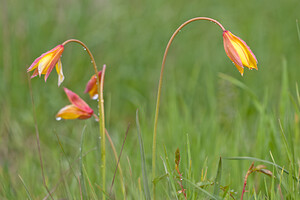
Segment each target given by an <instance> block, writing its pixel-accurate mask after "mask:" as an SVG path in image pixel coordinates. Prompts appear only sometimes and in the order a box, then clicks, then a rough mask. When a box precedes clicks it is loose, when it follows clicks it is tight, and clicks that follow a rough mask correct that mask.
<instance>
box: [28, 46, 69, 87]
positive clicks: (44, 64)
mask: <svg viewBox="0 0 300 200" xmlns="http://www.w3.org/2000/svg"><path fill="white" fill-rule="evenodd" d="M63 51H64V45H61V44H60V45H57V46H56V47H54V48H53V49H51V50H50V51H47V52H46V53H43V54H42V55H41V56H40V57H38V58H37V59H35V61H34V62H33V63H32V64H31V66H30V67H29V68H28V69H27V72H30V71H32V70H34V72H33V74H32V76H31V78H33V77H35V76H37V75H39V76H41V75H42V74H44V75H45V82H46V81H47V78H48V76H49V75H50V72H51V71H52V70H53V68H54V66H55V67H56V72H57V74H58V86H60V84H61V83H62V82H63V80H64V75H63V71H62V65H61V60H60V57H61V55H62V53H63Z"/></svg>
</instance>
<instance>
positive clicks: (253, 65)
mask: <svg viewBox="0 0 300 200" xmlns="http://www.w3.org/2000/svg"><path fill="white" fill-rule="evenodd" d="M199 20H206V21H211V22H214V23H215V24H217V25H218V26H219V27H220V28H221V29H222V31H223V41H224V48H225V52H226V54H227V56H228V57H229V59H230V60H231V61H232V62H233V63H234V65H235V66H236V68H237V69H238V70H239V72H240V73H241V75H242V76H243V74H244V67H247V68H249V69H256V70H257V60H256V57H255V55H254V54H253V53H252V51H251V49H250V48H249V47H248V46H247V44H246V42H244V41H243V40H242V39H240V38H239V37H237V36H235V35H233V34H232V33H231V32H230V31H227V30H226V29H225V28H224V27H223V26H222V24H221V23H220V22H218V21H217V20H215V19H212V18H208V17H196V18H192V19H190V20H188V21H186V22H184V23H183V24H181V25H180V26H179V27H178V28H177V29H176V31H175V32H174V33H173V35H172V36H171V38H170V40H169V42H168V44H167V47H166V49H165V53H164V56H163V61H162V65H161V71H160V78H159V83H158V90H157V100H156V109H155V116H154V128H153V145H152V177H153V179H154V178H155V173H156V172H155V167H156V164H155V162H156V135H157V122H158V113H159V104H160V96H161V88H162V79H163V73H164V68H165V62H166V58H167V54H168V51H169V48H170V46H171V43H172V41H173V40H174V38H175V36H176V35H177V34H178V33H179V31H180V30H181V29H182V28H183V27H185V26H186V25H188V24H189V23H191V22H194V21H199ZM153 199H155V182H154V181H153Z"/></svg>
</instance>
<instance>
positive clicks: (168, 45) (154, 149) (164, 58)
mask: <svg viewBox="0 0 300 200" xmlns="http://www.w3.org/2000/svg"><path fill="white" fill-rule="evenodd" d="M198 20H207V21H211V22H214V23H215V24H217V25H218V26H219V27H220V28H221V29H222V31H225V28H224V27H223V26H222V24H220V22H218V21H217V20H214V19H211V18H208V17H196V18H192V19H190V20H188V21H186V22H184V23H183V24H181V25H180V26H179V27H178V28H177V30H176V31H175V32H174V33H173V35H172V36H171V38H170V40H169V42H168V44H167V47H166V49H165V53H164V57H163V61H162V65H161V71H160V77H159V83H158V90H157V100H156V108H155V117H154V129H153V145H152V180H154V179H155V164H156V163H155V162H156V135H157V122H158V113H159V104H160V96H161V88H162V80H163V72H164V68H165V62H166V58H167V54H168V51H169V48H170V45H171V43H172V41H173V40H174V38H175V36H176V35H177V33H178V32H179V31H180V30H181V29H182V28H183V27H184V26H186V25H187V24H189V23H191V22H193V21H198ZM155 184H156V183H155V182H153V199H154V200H155Z"/></svg>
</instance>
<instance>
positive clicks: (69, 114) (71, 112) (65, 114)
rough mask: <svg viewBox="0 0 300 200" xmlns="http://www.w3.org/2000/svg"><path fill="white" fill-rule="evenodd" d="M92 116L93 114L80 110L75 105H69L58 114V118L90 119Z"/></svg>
mask: <svg viewBox="0 0 300 200" xmlns="http://www.w3.org/2000/svg"><path fill="white" fill-rule="evenodd" d="M91 116H92V114H89V113H86V112H84V111H82V110H80V109H79V108H77V107H76V106H75V105H67V106H65V107H63V108H62V109H60V110H59V111H58V113H57V114H56V118H62V119H88V118H90V117H91Z"/></svg>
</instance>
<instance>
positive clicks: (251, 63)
mask: <svg viewBox="0 0 300 200" xmlns="http://www.w3.org/2000/svg"><path fill="white" fill-rule="evenodd" d="M199 20H206V21H211V22H214V23H215V24H217V25H218V26H219V27H220V28H221V29H222V32H223V41H224V49H225V52H226V54H227V56H228V57H229V59H230V60H231V61H232V62H233V63H234V65H235V66H236V68H237V69H238V71H239V72H240V74H241V75H242V76H243V74H244V67H247V68H249V69H256V70H257V60H256V57H255V55H254V54H253V53H252V51H251V50H250V48H249V47H248V46H247V44H246V43H245V42H244V41H243V40H242V39H240V38H239V37H237V36H235V35H233V34H232V33H231V32H230V31H228V30H226V29H225V28H224V27H223V26H222V25H221V24H220V22H218V21H216V20H214V19H211V18H207V17H196V18H192V19H190V20H188V21H186V22H184V23H183V24H182V25H180V26H179V28H177V30H176V31H175V32H174V33H173V35H172V36H171V38H170V40H169V42H168V44H167V47H166V49H165V52H164V56H163V60H162V66H161V73H160V79H159V85H158V91H157V101H156V110H155V118H154V128H153V146H152V177H153V179H155V178H156V177H155V175H156V171H155V168H156V136H157V123H158V113H159V105H160V97H161V88H162V79H163V72H164V67H165V62H166V57H167V53H168V50H169V48H170V45H171V43H172V41H173V40H174V38H175V36H176V35H177V33H178V32H179V31H180V30H181V29H182V28H183V27H184V26H186V25H187V24H189V23H191V22H194V21H199ZM71 42H74V43H78V44H80V45H81V46H83V48H84V49H85V50H86V51H87V53H88V54H89V56H90V58H91V61H92V63H93V67H94V71H95V74H94V75H93V76H92V77H91V79H90V80H89V81H88V83H87V85H86V89H85V91H84V93H89V96H90V98H92V99H98V108H99V110H98V112H99V119H98V117H97V115H96V114H94V111H93V110H92V109H91V108H90V107H89V106H88V104H87V103H86V102H84V101H83V100H82V99H81V98H80V97H79V96H78V95H77V94H75V93H74V92H72V91H71V90H69V89H67V88H64V91H65V93H66V95H67V97H68V99H69V101H70V102H71V104H70V105H67V106H65V107H63V108H62V109H61V110H60V111H59V112H58V113H57V115H56V118H57V119H89V118H91V117H92V116H94V117H95V118H96V119H97V120H98V121H99V129H100V136H101V161H102V163H101V165H102V166H101V169H102V173H101V175H102V189H103V196H102V198H103V199H105V198H106V196H105V193H106V190H105V185H106V184H105V179H106V177H105V174H106V172H105V167H106V160H105V120H104V119H105V117H104V100H103V83H104V74H105V68H106V67H105V65H104V67H103V69H102V71H98V70H97V65H96V62H95V60H94V57H93V55H92V53H91V52H90V50H89V49H88V48H87V46H86V45H85V44H84V43H82V42H81V41H79V40H75V39H70V40H67V41H65V42H63V43H62V44H60V45H58V46H56V47H55V48H53V49H52V50H50V51H48V52H46V53H44V54H42V55H41V56H40V57H38V58H37V59H35V60H34V62H33V63H32V64H31V66H30V67H29V68H28V69H27V72H30V71H33V74H32V76H31V78H33V77H35V76H37V75H39V76H41V75H45V77H44V79H45V82H46V81H47V78H48V77H49V75H50V73H51V71H52V70H53V68H54V67H56V72H57V74H58V86H60V85H61V83H62V82H63V80H64V75H63V71H62V64H61V56H62V53H63V52H64V48H65V46H66V45H67V44H69V43H71ZM152 195H153V199H155V198H156V195H155V181H153V193H152Z"/></svg>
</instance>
